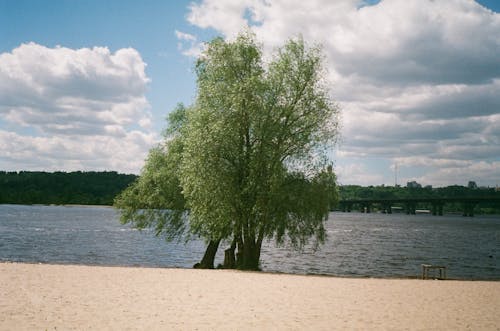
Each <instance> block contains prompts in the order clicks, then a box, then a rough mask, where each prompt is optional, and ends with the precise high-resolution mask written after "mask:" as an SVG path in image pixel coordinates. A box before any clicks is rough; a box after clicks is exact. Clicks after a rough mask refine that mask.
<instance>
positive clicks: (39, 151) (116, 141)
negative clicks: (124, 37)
mask: <svg viewBox="0 0 500 331" xmlns="http://www.w3.org/2000/svg"><path fill="white" fill-rule="evenodd" d="M145 67H146V64H145V63H144V61H143V60H142V58H141V56H140V54H139V53H138V52H137V51H136V50H135V49H132V48H126V49H119V50H117V51H116V52H115V53H111V52H110V50H109V49H108V48H105V47H94V48H91V49H90V48H82V49H70V48H65V47H60V46H57V47H55V48H48V47H45V46H43V45H38V44H36V43H28V44H22V45H20V46H19V47H17V48H15V49H14V50H12V52H8V53H2V54H0V114H1V115H2V120H0V124H2V121H3V127H4V129H2V130H0V155H1V156H0V167H1V168H2V169H12V170H20V169H26V170H29V169H46V170H70V169H71V170H81V169H84V170H92V169H112V170H118V171H124V172H138V170H139V169H140V168H141V166H142V162H143V160H144V157H145V155H146V153H147V151H148V149H149V147H150V146H151V145H152V144H153V143H154V141H155V139H156V137H155V134H154V133H152V132H151V131H150V127H151V113H150V111H149V108H150V107H149V103H148V101H147V100H146V97H145V92H146V87H147V84H148V82H149V79H148V77H147V76H146V73H145ZM6 128H8V130H7V129H6ZM22 128H24V129H22ZM23 130H24V131H28V132H29V133H27V134H21V133H20V132H24V131H23Z"/></svg>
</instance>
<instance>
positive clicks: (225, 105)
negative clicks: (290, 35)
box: [116, 33, 338, 270]
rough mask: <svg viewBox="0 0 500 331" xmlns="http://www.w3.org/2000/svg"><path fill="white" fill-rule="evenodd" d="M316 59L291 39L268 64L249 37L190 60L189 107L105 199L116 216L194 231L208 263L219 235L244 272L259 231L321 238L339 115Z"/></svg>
mask: <svg viewBox="0 0 500 331" xmlns="http://www.w3.org/2000/svg"><path fill="white" fill-rule="evenodd" d="M321 65H322V58H321V56H320V51H319V49H317V48H307V47H306V46H305V44H304V42H303V40H302V39H298V40H291V41H289V42H288V43H287V44H286V45H285V46H284V47H283V48H282V49H280V50H279V52H278V53H277V55H276V56H275V57H274V58H273V59H272V60H271V61H270V62H269V63H268V64H267V63H265V62H264V60H263V57H262V52H261V48H260V46H259V45H257V43H256V42H255V40H254V37H253V36H252V35H251V34H249V33H244V34H241V35H239V36H238V38H237V39H236V40H235V41H233V42H227V41H224V40H223V39H221V38H216V39H214V40H213V41H211V42H210V43H209V44H208V45H207V48H206V50H205V52H204V53H203V54H202V56H201V57H200V58H199V60H198V62H197V64H196V73H197V77H198V80H197V84H198V91H197V92H198V93H197V98H196V102H195V104H194V105H193V106H191V107H189V108H185V107H182V106H181V107H178V108H177V110H176V111H175V112H173V113H172V114H171V115H170V116H169V122H170V123H169V128H168V129H167V130H166V131H165V142H164V143H163V144H162V145H161V146H160V147H157V148H154V149H153V150H152V151H151V152H150V155H149V157H148V159H147V161H146V165H145V167H144V169H143V171H142V174H141V176H140V178H139V179H138V180H137V181H136V182H135V183H134V184H133V185H132V186H131V187H129V188H128V189H127V190H126V191H124V192H123V193H122V194H121V195H120V196H119V197H118V198H117V199H116V206H117V207H118V208H119V209H120V211H121V220H122V222H131V223H133V224H134V225H135V226H136V227H139V228H144V227H154V228H155V229H156V232H157V234H161V233H163V234H165V235H166V237H167V239H173V238H176V237H177V238H178V237H187V238H189V237H190V236H192V235H194V236H198V237H201V238H204V239H205V240H206V241H207V242H208V247H207V251H206V253H205V256H204V258H203V259H202V261H201V263H200V266H201V267H213V259H214V256H215V252H216V251H217V249H218V246H219V243H221V242H227V243H230V247H229V249H227V250H226V259H225V266H226V267H238V268H240V269H252V270H256V269H258V268H259V259H260V251H261V247H262V242H263V240H264V239H266V238H267V239H275V240H276V242H277V243H278V244H282V243H284V242H285V240H286V239H287V238H288V239H289V241H290V243H291V244H292V245H293V246H294V247H296V248H298V249H300V248H301V247H303V245H304V244H306V243H307V242H308V240H309V238H311V237H314V239H315V243H316V244H319V243H321V242H322V241H323V240H324V238H325V230H324V227H323V222H324V220H325V219H326V216H327V214H328V212H329V210H330V208H331V206H332V204H334V203H335V202H336V200H337V190H336V179H335V174H334V173H333V171H332V168H331V166H330V167H328V162H327V157H326V156H327V150H326V147H327V146H328V145H329V144H330V143H332V142H334V140H335V137H336V134H337V114H338V109H337V107H336V106H335V105H334V104H333V103H332V102H331V101H330V98H329V96H328V93H327V90H326V88H325V87H324V86H323V85H322V73H323V71H322V66H321ZM186 210H189V213H188V212H186ZM188 214H189V215H188Z"/></svg>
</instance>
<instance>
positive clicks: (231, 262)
mask: <svg viewBox="0 0 500 331" xmlns="http://www.w3.org/2000/svg"><path fill="white" fill-rule="evenodd" d="M235 249H236V240H233V243H232V244H231V247H229V248H228V249H226V250H225V251H224V265H223V268H224V269H234V268H236V258H235V256H234V250H235Z"/></svg>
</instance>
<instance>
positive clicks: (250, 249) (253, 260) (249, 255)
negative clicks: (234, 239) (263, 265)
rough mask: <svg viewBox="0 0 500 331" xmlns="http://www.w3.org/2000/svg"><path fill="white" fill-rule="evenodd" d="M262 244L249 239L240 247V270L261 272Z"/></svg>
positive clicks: (238, 262)
mask: <svg viewBox="0 0 500 331" xmlns="http://www.w3.org/2000/svg"><path fill="white" fill-rule="evenodd" d="M261 244H262V242H260V241H257V242H255V239H250V238H248V239H247V240H245V241H244V242H243V244H242V245H239V246H238V258H239V259H238V261H237V266H238V269H242V270H260V268H259V261H260V249H261Z"/></svg>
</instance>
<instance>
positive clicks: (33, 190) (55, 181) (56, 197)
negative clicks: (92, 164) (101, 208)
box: [0, 171, 137, 205]
mask: <svg viewBox="0 0 500 331" xmlns="http://www.w3.org/2000/svg"><path fill="white" fill-rule="evenodd" d="M136 177H137V176H135V175H124V174H118V173H116V172H114V171H106V172H94V171H91V172H81V171H75V172H53V173H49V172H38V171H21V172H5V171H0V203H12V204H61V205H62V204H81V205H111V204H112V203H113V199H114V197H115V196H116V195H117V194H118V193H119V192H120V191H122V190H123V189H124V188H126V187H127V186H128V185H129V184H130V183H131V182H132V181H134V180H135V178H136Z"/></svg>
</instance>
